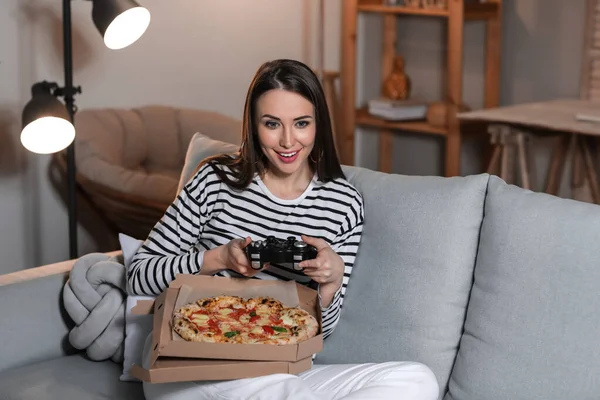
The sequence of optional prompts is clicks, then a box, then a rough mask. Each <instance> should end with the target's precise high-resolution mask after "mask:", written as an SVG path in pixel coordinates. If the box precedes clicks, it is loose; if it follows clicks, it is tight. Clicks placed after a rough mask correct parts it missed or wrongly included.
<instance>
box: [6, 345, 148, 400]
mask: <svg viewBox="0 0 600 400" xmlns="http://www.w3.org/2000/svg"><path fill="white" fill-rule="evenodd" d="M120 374H121V366H120V365H118V364H115V363H114V362H112V361H103V362H95V361H89V360H87V359H86V358H84V357H83V356H82V355H73V356H67V357H60V358H56V359H52V360H49V361H44V362H40V363H37V364H32V365H29V366H25V367H21V368H18V369H12V370H8V371H5V372H2V373H0V388H1V389H0V397H1V398H2V399H3V400H64V399H126V400H135V399H140V400H143V399H144V393H143V389H142V385H141V383H131V382H121V381H119V375H120Z"/></svg>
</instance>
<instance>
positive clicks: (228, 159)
mask: <svg viewBox="0 0 600 400" xmlns="http://www.w3.org/2000/svg"><path fill="white" fill-rule="evenodd" d="M272 89H283V90H287V91H290V92H294V93H297V94H299V95H301V96H303V97H304V98H306V99H307V100H308V101H310V102H311V103H312V104H313V106H314V111H315V119H316V135H315V144H314V147H313V150H312V152H311V154H310V156H309V157H308V162H309V165H310V167H311V169H312V170H313V171H316V173H317V176H318V179H319V180H320V181H323V182H327V181H331V180H333V179H336V178H345V176H344V173H343V171H342V167H341V165H340V162H339V160H338V157H337V153H336V151H335V144H334V142H333V132H332V129H331V120H330V118H329V109H328V107H327V101H326V100H325V94H324V92H323V88H322V87H321V84H320V82H319V78H317V76H316V75H315V74H314V72H313V71H312V70H311V69H310V68H309V67H307V66H306V65H305V64H303V63H301V62H299V61H295V60H288V59H281V60H275V61H269V62H266V63H264V64H263V65H261V66H260V68H259V69H258V71H257V72H256V74H255V75H254V78H253V79H252V82H251V84H250V88H249V89H248V94H247V95H246V103H245V105H244V117H243V122H242V143H241V146H240V151H239V152H238V153H236V154H234V155H233V156H232V155H229V154H220V155H216V156H213V157H209V158H207V159H205V160H203V161H202V162H201V163H200V165H199V166H198V169H199V168H200V167H201V166H202V165H204V164H205V163H207V162H208V163H210V164H211V166H212V167H213V169H214V170H215V172H216V173H217V174H218V175H219V177H220V178H221V179H222V180H223V181H224V182H225V183H226V184H227V185H228V186H229V187H231V188H232V189H236V190H243V189H245V188H246V187H248V185H249V184H250V182H252V179H253V178H254V175H255V173H257V172H258V173H259V175H262V174H264V173H265V172H266V171H267V168H268V164H267V159H266V157H265V155H264V154H263V152H262V149H261V147H260V142H259V140H258V123H257V121H256V103H257V101H258V99H259V98H260V96H262V95H263V94H264V93H266V92H268V91H269V90H272ZM215 164H220V165H225V166H228V167H229V168H230V169H231V170H232V172H233V175H234V176H233V179H232V177H231V175H228V174H226V173H225V172H224V171H222V170H221V169H219V168H217V167H215Z"/></svg>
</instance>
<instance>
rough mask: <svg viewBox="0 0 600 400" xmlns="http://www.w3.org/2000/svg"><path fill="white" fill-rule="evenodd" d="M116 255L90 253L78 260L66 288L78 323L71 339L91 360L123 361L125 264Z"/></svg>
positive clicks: (68, 306)
mask: <svg viewBox="0 0 600 400" xmlns="http://www.w3.org/2000/svg"><path fill="white" fill-rule="evenodd" d="M117 260H118V259H117V258H115V257H109V256H107V255H105V254H101V253H91V254H88V255H85V256H83V257H81V258H80V259H78V260H77V261H76V262H75V264H74V265H73V268H72V270H71V273H70V275H69V279H68V281H67V282H66V284H65V286H64V289H63V300H64V305H65V309H66V311H67V313H68V314H69V316H70V317H71V319H72V320H73V321H74V322H75V327H74V328H73V329H72V330H71V332H69V342H70V343H71V345H73V347H75V348H76V349H79V350H85V351H86V353H87V355H88V356H89V358H90V359H92V360H94V361H101V360H106V359H109V358H110V359H111V360H113V361H114V362H122V361H123V339H124V335H125V334H124V331H125V308H124V299H125V266H124V265H123V264H121V263H120V262H118V261H117Z"/></svg>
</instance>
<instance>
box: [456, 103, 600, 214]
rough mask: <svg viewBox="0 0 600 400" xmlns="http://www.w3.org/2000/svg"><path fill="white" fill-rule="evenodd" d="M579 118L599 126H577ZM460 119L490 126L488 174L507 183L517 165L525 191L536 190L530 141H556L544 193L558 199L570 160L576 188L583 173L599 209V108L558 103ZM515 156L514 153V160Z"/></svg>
mask: <svg viewBox="0 0 600 400" xmlns="http://www.w3.org/2000/svg"><path fill="white" fill-rule="evenodd" d="M580 115H581V116H585V117H587V118H590V119H596V120H597V122H590V121H582V120H578V119H577V118H576V116H580ZM458 119H459V121H461V123H462V124H477V123H480V124H485V125H487V128H488V131H489V134H490V140H491V144H492V149H493V151H492V155H491V158H490V163H489V166H488V172H489V173H493V174H496V175H499V176H500V177H501V178H502V179H504V180H506V181H507V182H508V181H510V179H511V177H512V175H513V167H514V161H515V160H516V161H518V168H519V170H520V178H521V185H522V186H523V187H524V188H527V189H530V188H531V187H532V186H533V182H532V180H533V178H534V176H535V173H532V169H533V164H532V163H531V162H530V160H531V159H530V157H529V154H530V152H531V151H532V148H531V147H532V140H531V139H532V137H533V136H542V137H554V138H556V144H555V146H554V150H553V155H552V159H551V160H550V166H549V169H548V174H547V178H546V185H545V190H544V191H545V192H546V193H550V194H554V195H556V194H557V193H558V190H559V186H560V182H561V181H562V175H563V171H564V166H565V162H566V159H567V158H568V157H570V158H571V159H572V162H573V179H572V182H571V183H572V185H573V186H577V185H581V184H582V181H583V175H582V172H583V173H584V175H585V178H586V179H587V181H588V184H589V186H590V191H591V195H592V200H593V202H594V203H597V204H600V188H599V182H598V176H597V173H596V160H595V157H594V156H595V154H596V151H595V150H596V148H597V146H598V144H599V143H600V141H599V139H600V103H598V102H591V101H585V100H578V99H559V100H552V101H545V102H537V103H526V104H519V105H514V106H507V107H498V108H492V109H483V110H477V111H471V112H467V113H461V114H459V115H458ZM513 150H516V154H515V152H514V151H513Z"/></svg>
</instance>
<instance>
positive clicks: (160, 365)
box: [129, 357, 312, 383]
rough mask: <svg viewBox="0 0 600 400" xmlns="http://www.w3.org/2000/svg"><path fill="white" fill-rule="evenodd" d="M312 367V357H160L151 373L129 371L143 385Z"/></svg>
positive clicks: (134, 368)
mask: <svg viewBox="0 0 600 400" xmlns="http://www.w3.org/2000/svg"><path fill="white" fill-rule="evenodd" d="M311 367H312V357H309V358H305V359H304V360H300V361H297V362H287V361H233V360H201V359H189V358H188V359H183V358H164V357H159V359H158V360H157V361H156V362H155V363H154V365H152V367H151V368H150V369H149V370H148V369H144V368H142V367H141V366H139V365H137V364H134V365H133V366H132V367H131V369H130V370H129V371H130V373H131V375H133V376H134V377H136V378H138V379H139V380H141V381H144V382H149V383H169V382H191V381H212V380H228V379H244V378H256V377H259V376H265V375H271V374H293V375H297V374H299V373H301V372H304V371H308V370H309V369H310V368H311Z"/></svg>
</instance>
